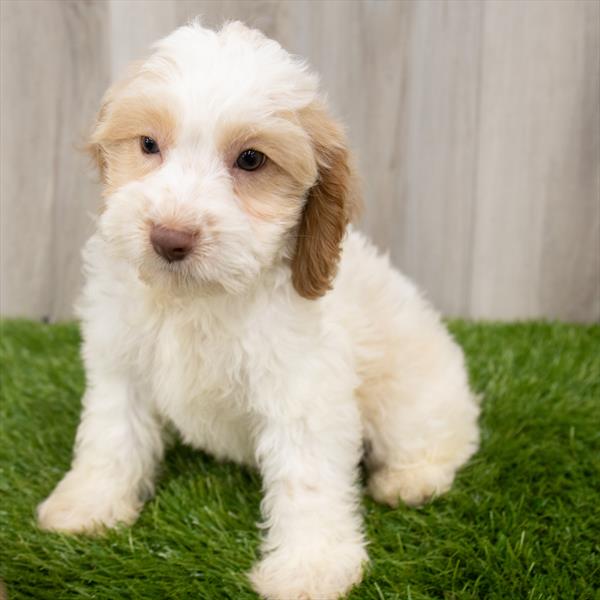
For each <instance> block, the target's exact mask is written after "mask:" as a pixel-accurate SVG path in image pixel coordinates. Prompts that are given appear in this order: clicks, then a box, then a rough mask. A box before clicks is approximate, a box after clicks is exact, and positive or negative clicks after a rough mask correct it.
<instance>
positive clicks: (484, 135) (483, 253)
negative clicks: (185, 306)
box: [0, 0, 600, 321]
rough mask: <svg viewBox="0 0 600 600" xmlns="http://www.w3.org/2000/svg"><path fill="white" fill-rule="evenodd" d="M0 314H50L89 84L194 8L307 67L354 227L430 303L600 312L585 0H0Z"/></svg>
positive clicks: (585, 314)
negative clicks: (357, 223)
mask: <svg viewBox="0 0 600 600" xmlns="http://www.w3.org/2000/svg"><path fill="white" fill-rule="evenodd" d="M0 7H1V21H2V24H1V99H2V102H1V160H0V169H1V172H0V181H1V189H0V193H1V219H0V220H1V231H0V235H1V239H0V244H1V245H0V258H1V295H0V302H1V304H0V308H1V312H2V314H4V315H24V316H30V317H35V318H49V319H51V320H55V319H60V318H66V317H69V316H70V315H71V314H72V313H71V305H72V302H73V299H74V297H75V295H76V293H77V290H78V288H79V285H80V259H79V249H80V247H81V245H82V243H83V242H84V240H85V239H86V237H87V236H88V235H89V233H90V230H91V218H90V215H93V214H94V213H95V212H96V210H97V207H98V184H97V182H96V181H95V180H94V178H95V175H94V174H93V172H92V171H91V169H90V168H89V165H88V164H87V159H86V158H85V157H84V156H83V155H82V154H81V153H79V152H78V150H77V147H78V146H79V145H81V143H82V142H83V140H84V139H85V135H86V132H87V131H88V128H89V126H90V124H91V123H92V119H93V115H94V114H95V111H96V109H97V107H98V101H99V99H100V96H101V94H102V92H103V91H104V89H105V88H106V86H107V85H108V84H109V82H110V81H111V80H112V79H113V78H114V77H116V76H118V75H119V73H121V72H122V69H123V67H124V65H125V64H126V63H127V62H128V61H129V60H131V59H133V58H136V57H139V56H143V54H144V52H145V49H146V48H147V46H148V45H149V44H150V43H151V42H152V41H154V40H155V39H157V38H158V37H160V36H162V35H164V34H166V33H168V32H169V31H170V30H172V29H173V28H175V27H176V26H178V25H180V24H183V23H184V22H185V21H186V20H187V19H189V18H190V17H192V16H195V15H197V14H201V15H203V20H204V22H205V23H206V24H209V25H215V24H219V23H221V22H222V21H223V20H224V19H231V18H236V19H242V20H245V21H246V22H248V23H250V24H252V25H255V26H257V27H260V28H261V29H262V30H263V31H265V32H266V33H267V34H268V35H270V36H272V37H274V38H276V39H278V40H279V41H280V42H281V43H282V44H283V45H285V46H286V47H287V48H288V49H289V50H291V51H292V52H295V53H298V54H301V55H304V56H306V57H307V58H308V59H309V60H310V62H311V63H312V65H313V66H314V67H315V68H316V69H317V70H319V71H320V72H321V74H322V79H323V83H324V87H325V88H326V89H327V90H328V91H329V96H330V99H331V101H332V104H333V106H334V107H335V109H336V110H337V113H338V114H339V115H340V116H341V117H342V118H343V119H344V120H345V122H346V123H347V125H348V128H349V132H350V138H351V141H352V144H353V147H354V149H355V151H356V153H357V154H358V157H359V161H358V162H359V165H360V169H361V171H362V175H363V178H364V182H365V186H364V187H365V193H366V212H365V215H364V217H363V221H362V228H363V229H364V230H366V231H367V232H368V233H369V234H370V235H371V236H372V237H373V238H374V239H375V240H376V242H377V243H378V245H379V246H380V247H381V248H383V249H386V250H389V251H390V253H391V256H392V259H393V261H394V262H395V264H396V265H398V266H399V267H400V268H401V269H403V270H404V271H405V272H406V273H408V274H409V275H410V276H412V277H413V278H414V279H416V280H417V281H418V282H419V284H420V285H421V286H422V287H423V288H424V289H425V290H426V292H427V294H428V295H429V297H430V298H432V299H433V300H434V302H435V303H436V304H437V305H438V306H439V307H440V308H441V309H442V310H443V312H444V313H445V314H447V315H461V316H466V317H473V318H492V319H523V318H530V317H550V318H560V319H565V320H572V321H598V320H599V319H600V3H599V2H598V1H596V0H566V1H562V0H558V1H553V0H523V1H517V0H515V1H510V0H508V1H502V0H501V1H493V0H491V1H486V2H483V1H477V0H475V1H468V0H466V1H461V0H450V1H448V2H445V1H435V0H430V1H415V2H411V1H406V2H404V1H387V2H386V1H381V0H377V1H349V2H346V1H329V2H325V1H323V2H318V1H308V2H304V1H298V2H292V1H288V2H265V1H250V0H246V1H245V0H232V1H224V2H207V1H192V0H190V1H187V0H154V1H145V0H114V1H85V0H73V1H54V0H41V1H27V0H21V1H7V0H1V1H0Z"/></svg>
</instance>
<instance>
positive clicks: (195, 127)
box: [91, 23, 354, 298]
mask: <svg viewBox="0 0 600 600" xmlns="http://www.w3.org/2000/svg"><path fill="white" fill-rule="evenodd" d="M91 149H92V151H93V152H94V155H95V156H96V158H97V160H98V164H99V166H100V170H101V173H102V178H103V182H104V195H105V208H104V211H103V213H102V214H101V216H100V220H99V230H100V233H101V235H102V236H103V237H104V238H105V239H106V240H107V241H108V242H109V247H110V248H111V251H112V252H113V253H114V254H115V255H117V256H118V257H119V258H121V259H123V260H126V261H127V262H129V263H130V264H131V265H132V266H133V267H134V268H135V269H136V270H137V272H138V274H139V276H140V278H141V279H142V280H143V281H145V282H146V283H147V284H148V285H151V286H156V287H163V288H168V289H170V290H179V291H181V290H192V291H193V292H195V293H196V292H197V293H202V292H203V291H204V292H206V293H214V292H223V291H225V292H227V293H233V294H236V293H241V292H243V291H244V290H246V289H247V288H248V287H249V286H250V285H252V282H254V281H256V280H257V279H258V278H259V277H260V275H261V273H263V272H264V270H265V269H268V268H269V267H271V266H272V265H275V264H277V263H280V262H288V263H289V264H290V266H291V268H292V277H293V282H294V286H295V288H296V290H297V291H298V292H299V293H300V294H301V295H303V296H305V297H308V298H315V297H318V296H320V295H322V294H323V293H324V292H325V291H326V290H327V289H328V287H329V285H330V282H331V278H332V277H333V275H334V273H335V267H336V263H337V259H338V255H339V247H340V242H341V239H342V236H343V232H344V229H345V227H346V224H347V222H348V221H349V219H350V216H351V211H352V207H353V205H354V198H353V190H352V187H353V186H352V176H351V173H350V169H349V167H348V155H347V151H346V147H345V142H344V139H343V135H342V133H341V131H340V129H339V127H338V126H337V125H336V124H335V123H333V122H332V121H331V120H330V118H329V117H328V116H327V114H326V112H325V110H324V108H323V105H322V104H321V103H320V102H319V99H318V96H317V81H316V78H315V77H314V76H313V75H311V74H310V73H308V72H307V70H306V69H305V67H304V66H303V65H302V64H301V63H299V62H298V61H296V60H294V59H293V58H292V57H290V55H288V54H287V53H286V52H285V51H283V50H282V49H281V47H280V46H279V45H278V44H277V43H275V42H273V41H271V40H268V39H267V38H265V37H264V36H263V35H262V34H260V33H259V32H257V31H254V30H250V29H247V28H246V27H244V26H243V25H241V24H239V23H233V24H230V25H228V26H226V27H225V28H224V29H223V30H221V31H220V32H218V33H215V32H213V31H210V30H206V29H203V28H201V27H199V26H198V25H190V26H187V27H183V28H181V29H179V30H177V31H176V32H175V33H173V34H172V35H171V36H169V37H168V38H166V39H164V40H163V41H161V42H160V43H159V44H158V45H157V47H156V52H155V53H154V54H153V55H152V56H151V57H150V59H148V60H147V61H146V62H145V63H143V64H139V65H136V66H135V67H134V68H133V70H132V72H131V74H130V75H129V76H128V77H127V78H126V79H125V80H124V81H122V82H119V83H117V84H116V85H115V86H113V87H112V88H111V89H110V90H109V91H108V93H107V94H106V97H105V99H104V103H103V106H102V109H101V111H100V115H99V119H98V123H97V125H96V128H95V131H94V133H93V136H92V140H91Z"/></svg>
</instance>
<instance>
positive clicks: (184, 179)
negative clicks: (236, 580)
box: [38, 23, 478, 599]
mask: <svg viewBox="0 0 600 600" xmlns="http://www.w3.org/2000/svg"><path fill="white" fill-rule="evenodd" d="M90 148H91V150H92V152H93V154H94V156H95V157H96V159H97V162H98V166H99V169H100V172H101V176H102V180H103V183H104V188H103V189H104V192H103V195H104V199H105V203H104V209H103V211H102V213H101V214H100V216H99V218H98V223H97V231H96V233H95V234H94V235H93V236H92V238H91V239H90V240H89V242H88V243H87V245H86V247H85V250H84V253H83V256H84V264H85V273H86V283H85V287H84V290H83V294H82V298H81V301H80V303H79V306H78V314H79V316H80V318H81V321H82V330H83V338H84V342H83V350H82V354H83V360H84V363H85V368H86V374H87V390H86V392H85V395H84V397H83V412H82V416H81V423H80V425H79V429H78V431H77V439H76V445H75V452H74V459H73V463H72V466H71V470H70V471H69V472H68V473H67V474H66V475H65V477H64V478H63V480H62V481H61V482H60V483H59V484H58V486H57V487H56V489H55V490H54V492H53V493H52V494H51V495H50V497H49V498H48V499H47V500H46V501H45V502H43V503H42V504H41V505H40V506H39V509H38V518H39V524H40V527H42V528H44V529H48V530H53V531H63V532H73V533H79V532H95V531H97V530H99V529H102V528H105V527H114V526H116V525H117V524H119V523H125V524H129V523H133V522H134V521H135V519H136V517H137V516H138V514H139V512H140V510H141V507H142V502H143V499H145V498H148V496H149V495H150V494H151V493H152V491H153V488H154V477H155V471H156V467H157V463H158V462H159V461H160V459H161V457H162V455H163V451H164V441H163V435H162V430H163V427H164V425H165V424H170V425H172V426H174V427H175V428H176V430H177V431H178V432H179V434H180V435H181V437H182V439H183V440H184V441H185V442H186V443H188V444H190V445H192V446H194V447H196V448H201V449H202V450H204V451H206V452H209V453H211V454H212V455H214V456H216V457H217V458H219V459H224V460H233V461H237V462H239V463H243V464H246V465H251V466H253V467H256V468H258V469H259V470H260V473H261V475H262V479H263V485H264V500H263V502H262V511H263V514H264V525H265V528H266V535H265V538H264V542H263V546H262V558H261V560H260V562H259V563H258V564H257V565H256V566H255V568H254V569H253V571H252V573H251V575H250V577H251V581H252V583H253V585H254V588H255V589H256V590H257V591H258V592H259V593H260V594H261V595H262V596H263V597H265V598H276V599H294V598H319V599H323V598H331V599H333V598H337V597H339V596H340V595H342V594H344V593H346V592H347V591H348V590H349V589H350V588H351V587H352V586H353V585H354V584H356V583H358V582H359V581H360V579H361V574H362V569H363V566H364V565H365V563H366V561H367V553H366V551H365V546H366V542H365V536H364V532H363V527H362V523H361V516H360V508H359V504H360V489H359V485H358V481H357V480H358V465H359V462H360V461H361V459H363V458H364V462H365V464H366V466H367V469H368V472H369V481H368V489H369V493H370V494H371V495H372V496H373V497H374V498H375V499H376V500H378V501H380V502H385V503H388V504H390V505H392V506H395V505H396V504H397V503H398V502H399V501H402V502H405V503H406V504H409V505H419V504H421V503H422V502H424V501H426V500H427V499H428V498H430V497H431V496H435V495H438V494H441V493H442V492H445V491H446V490H447V489H448V488H449V487H450V485H451V484H452V480H453V478H454V474H455V472H456V470H457V469H458V468H459V467H460V466H461V465H462V464H463V463H464V462H465V461H466V460H467V459H468V458H469V457H470V456H471V455H472V454H473V452H474V451H475V450H476V447H477V444H478V428H477V416H478V407H477V403H476V402H475V399H474V395H473V394H472V393H471V391H470V390H469V386H468V382H467V376H466V373H465V367H464V361H463V355H462V353H461V351H460V349H459V347H458V346H457V345H456V344H455V343H454V342H453V341H452V339H451V338H450V336H449V335H448V333H447V332H446V330H445V328H444V326H443V324H442V323H441V322H440V318H439V316H438V315H437V314H436V312H434V310H433V309H432V308H431V307H430V306H429V304H428V303H427V302H426V301H425V300H424V299H423V297H422V296H421V295H420V293H419V292H418V291H417V289H416V288H415V286H414V285H413V284H412V283H410V282H409V281H408V280H407V279H406V278H404V277H403V276H402V275H401V274H399V273H398V272H397V271H395V270H394V269H392V268H391V267H390V265H389V262H388V260H387V258H384V257H382V256H379V255H378V254H377V252H376V251H375V250H374V249H373V247H372V246H371V245H370V244H369V242H368V241H367V240H366V239H365V238H364V237H363V236H362V235H361V234H360V233H358V232H357V231H355V230H353V229H351V227H350V226H349V223H350V221H351V219H352V217H353V215H354V213H355V210H356V208H357V205H358V203H359V194H358V190H357V183H356V177H355V176H354V173H353V170H352V165H351V160H350V156H349V153H348V149H347V146H346V140H345V138H344V134H343V132H342V130H341V128H340V126H339V125H338V124H337V123H336V122H335V121H334V120H332V118H331V117H330V116H329V114H328V112H327V108H326V106H325V103H324V101H323V99H322V98H321V97H320V96H319V92H318V82H317V78H316V76H315V75H314V74H312V73H311V72H310V71H309V70H308V69H307V67H306V66H305V64H304V63H302V62H300V61H299V60H297V59H296V58H293V57H292V56H290V55H289V54H287V53H286V52H285V51H284V50H283V49H282V48H281V47H280V46H279V45H278V44H277V43H276V42H274V41H272V40H269V39H267V38H266V37H264V36H263V35H262V34H261V33H260V32H258V31H256V30H252V29H248V28H247V27H245V26H244V25H242V24H241V23H230V24H227V25H226V26H224V27H223V28H222V29H221V30H220V31H218V32H214V31H212V30H208V29H204V28H202V27H201V26H200V25H199V24H198V23H192V24H190V25H188V26H185V27H182V28H180V29H178V30H176V31H175V32H174V33H173V34H171V35H169V36H168V37H167V38H165V39H163V40H162V41H160V42H159V43H158V44H157V45H156V46H155V50H154V53H153V54H152V55H151V56H150V58H149V59H148V60H146V61H145V62H143V63H140V64H137V65H135V66H134V67H133V68H132V70H131V72H130V73H129V74H128V76H127V77H126V78H125V79H124V80H122V81H120V82H119V83H117V84H116V85H114V86H113V87H112V88H110V89H109V91H108V92H107V94H106V96H105V98H104V100H103V104H102V108H101V110H100V113H99V117H98V121H97V123H96V126H95V129H94V132H93V135H92V137H91V142H90ZM363 448H365V449H367V450H366V451H365V455H364V456H363ZM190 533H192V532H190Z"/></svg>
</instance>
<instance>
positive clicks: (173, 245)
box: [150, 225, 196, 262]
mask: <svg viewBox="0 0 600 600" xmlns="http://www.w3.org/2000/svg"><path fill="white" fill-rule="evenodd" d="M150 242H151V244H152V247H153V248H154V250H155V251H156V253H157V254H158V255H159V256H162V257H163V258H164V259H165V260H167V261H169V262H175V261H177V260H183V259H184V258H185V257H186V256H187V255H188V254H189V253H190V252H191V251H192V250H193V249H194V244H195V242H196V236H195V235H194V234H193V233H189V232H187V231H178V230H177V229H169V228H168V227H163V226H162V225H155V226H154V227H152V231H151V232H150Z"/></svg>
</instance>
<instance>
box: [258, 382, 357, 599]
mask: <svg viewBox="0 0 600 600" xmlns="http://www.w3.org/2000/svg"><path fill="white" fill-rule="evenodd" d="M316 381H317V382H318V381H321V382H322V380H319V379H317V380H316ZM311 392H312V390H310V391H307V392H306V396H305V397H304V398H298V399H297V401H296V402H295V403H294V402H292V404H293V405H294V407H293V408H291V409H290V412H294V413H295V414H285V412H286V411H285V410H284V411H283V412H281V411H279V410H278V408H275V409H274V410H273V411H272V412H271V413H270V414H268V411H267V414H266V415H265V416H263V417H262V423H261V424H260V425H259V427H258V431H259V436H258V440H257V454H258V461H259V464H260V468H261V472H262V476H263V485H264V488H265V497H264V499H263V503H262V510H263V513H264V518H265V522H264V525H265V527H266V528H268V531H267V535H266V538H265V540H264V543H263V548H262V550H263V558H262V560H261V561H260V562H259V563H258V564H257V565H256V566H255V568H254V569H253V571H252V573H251V580H252V583H253V585H254V587H255V589H256V590H257V591H258V592H259V593H260V594H261V595H262V596H264V597H266V598H269V599H278V600H280V599H282V598H285V599H286V600H293V599H299V598H302V599H317V598H318V599H319V600H323V599H337V598H339V597H340V596H341V595H343V594H345V593H346V592H347V591H348V590H349V589H350V588H351V587H352V586H353V585H354V584H356V583H358V582H359V581H360V579H361V577H362V569H363V564H364V563H365V562H366V561H367V554H366V551H365V540H364V535H363V531H362V522H361V517H360V513H359V497H358V493H359V492H358V484H357V470H358V462H359V460H360V447H361V446H360V445H361V429H360V420H359V416H358V412H357V407H356V405H355V404H354V402H353V400H352V394H351V392H350V393H349V397H348V398H347V399H346V400H344V401H342V402H336V399H335V398H331V397H329V398H325V397H322V396H321V397H319V396H315V395H312V394H311ZM298 407H304V408H303V409H301V410H300V411H296V409H297V408H298Z"/></svg>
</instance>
